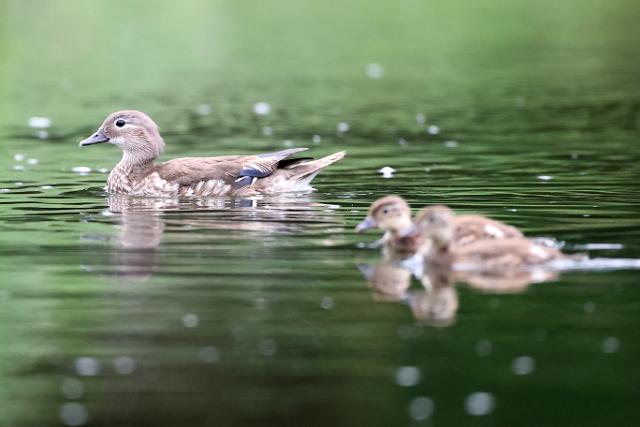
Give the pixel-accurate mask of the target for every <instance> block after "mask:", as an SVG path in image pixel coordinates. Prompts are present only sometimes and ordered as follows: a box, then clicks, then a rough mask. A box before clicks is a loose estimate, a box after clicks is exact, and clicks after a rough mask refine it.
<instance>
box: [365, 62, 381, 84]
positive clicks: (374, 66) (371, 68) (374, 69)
mask: <svg viewBox="0 0 640 427" xmlns="http://www.w3.org/2000/svg"><path fill="white" fill-rule="evenodd" d="M365 73H366V74H367V77H369V78H370V79H375V80H377V79H381V78H382V77H383V76H384V68H383V67H382V65H380V64H378V63H377V62H372V63H371V64H367V66H366V67H365Z"/></svg>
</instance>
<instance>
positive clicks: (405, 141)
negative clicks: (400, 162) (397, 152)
mask: <svg viewBox="0 0 640 427" xmlns="http://www.w3.org/2000/svg"><path fill="white" fill-rule="evenodd" d="M398 144H399V145H402V146H404V145H407V144H409V141H407V140H406V139H404V138H399V139H398Z"/></svg>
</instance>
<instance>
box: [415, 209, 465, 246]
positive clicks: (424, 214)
mask: <svg viewBox="0 0 640 427" xmlns="http://www.w3.org/2000/svg"><path fill="white" fill-rule="evenodd" d="M454 216H455V214H454V213H453V211H452V210H451V209H449V208H448V207H446V206H441V205H435V206H429V207H426V208H424V209H422V210H421V211H420V212H418V213H417V214H416V217H415V219H414V224H415V227H416V229H417V231H418V233H420V235H422V236H424V237H425V238H427V239H428V240H429V241H431V243H433V244H434V245H435V247H437V248H438V249H446V248H447V247H448V246H449V245H450V244H451V242H453V239H454V237H455V223H454Z"/></svg>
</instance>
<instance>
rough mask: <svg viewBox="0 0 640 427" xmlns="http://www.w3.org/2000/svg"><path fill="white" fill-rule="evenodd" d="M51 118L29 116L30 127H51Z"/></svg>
mask: <svg viewBox="0 0 640 427" xmlns="http://www.w3.org/2000/svg"><path fill="white" fill-rule="evenodd" d="M51 123H52V121H51V119H50V118H49V117H31V118H29V127H30V128H39V129H45V128H48V127H51Z"/></svg>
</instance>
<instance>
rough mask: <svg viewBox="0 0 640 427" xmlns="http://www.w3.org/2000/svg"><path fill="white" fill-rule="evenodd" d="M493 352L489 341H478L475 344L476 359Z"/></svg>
mask: <svg viewBox="0 0 640 427" xmlns="http://www.w3.org/2000/svg"><path fill="white" fill-rule="evenodd" d="M492 352H493V344H491V341H489V340H480V341H478V342H477V343H476V354H477V355H478V357H487V356H489V355H490V354H491V353H492Z"/></svg>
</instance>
